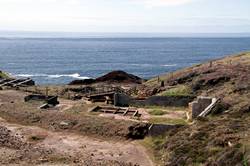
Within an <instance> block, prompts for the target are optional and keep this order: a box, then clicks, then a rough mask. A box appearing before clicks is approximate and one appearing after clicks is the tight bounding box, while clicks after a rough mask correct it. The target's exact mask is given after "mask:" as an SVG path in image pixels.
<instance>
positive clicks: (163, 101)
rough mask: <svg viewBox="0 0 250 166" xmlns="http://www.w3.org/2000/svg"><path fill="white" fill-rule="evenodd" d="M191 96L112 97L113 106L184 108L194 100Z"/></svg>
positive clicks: (123, 95) (117, 95)
mask: <svg viewBox="0 0 250 166" xmlns="http://www.w3.org/2000/svg"><path fill="white" fill-rule="evenodd" d="M194 98H195V97H193V96H151V97H149V98H146V99H135V98H131V97H130V96H127V95H125V94H120V93H116V94H115V95H114V105H115V106H120V107H124V106H165V107H167V106H174V107H185V106H188V103H190V102H191V101H193V100H194Z"/></svg>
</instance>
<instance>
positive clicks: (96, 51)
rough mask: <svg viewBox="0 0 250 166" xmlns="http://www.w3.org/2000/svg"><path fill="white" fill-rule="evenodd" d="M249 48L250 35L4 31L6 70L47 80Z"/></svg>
mask: <svg viewBox="0 0 250 166" xmlns="http://www.w3.org/2000/svg"><path fill="white" fill-rule="evenodd" d="M249 50H250V38H249V37H214V38H213V37H159V36H158V37H93V38H92V37H80V38H78V37H70V38H65V37H63V38H61V37H53V38H50V37H43V38H39V37H17V38H16V37H0V70H3V71H7V72H9V73H10V74H11V75H13V76H16V77H18V78H23V77H30V78H32V79H33V80H35V81H36V83H37V84H41V85H57V84H67V83H69V82H70V81H72V80H75V79H86V78H96V77H99V76H101V75H103V74H106V73H108V72H110V71H113V70H123V71H126V72H128V73H132V74H134V75H137V76H140V77H142V78H145V79H150V78H152V77H154V76H157V75H160V74H163V73H168V72H172V71H175V70H178V69H181V68H184V67H188V66H191V65H194V64H199V63H203V62H206V61H208V60H212V59H217V58H221V57H224V56H227V55H231V54H235V53H239V52H244V51H249Z"/></svg>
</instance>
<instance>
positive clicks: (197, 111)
mask: <svg viewBox="0 0 250 166" xmlns="http://www.w3.org/2000/svg"><path fill="white" fill-rule="evenodd" d="M217 101H218V100H217V99H215V98H211V97H203V96H199V97H198V98H197V100H196V101H193V102H191V103H189V110H188V112H187V119H188V120H193V119H195V118H197V117H198V116H202V117H205V116H206V115H207V114H209V112H210V111H211V109H212V108H213V107H214V106H215V104H216V103H217Z"/></svg>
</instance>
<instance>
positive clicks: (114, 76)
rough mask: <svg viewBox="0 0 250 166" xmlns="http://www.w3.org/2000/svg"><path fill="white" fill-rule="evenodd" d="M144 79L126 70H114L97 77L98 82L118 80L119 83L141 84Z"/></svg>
mask: <svg viewBox="0 0 250 166" xmlns="http://www.w3.org/2000/svg"><path fill="white" fill-rule="evenodd" d="M142 81H143V80H142V79H141V78H140V77H137V76H135V75H133V74H128V73H126V72H124V71H119V70H118V71H112V72H110V73H108V74H106V75H104V76H102V77H99V78H97V79H96V82H118V83H137V84H141V83H142Z"/></svg>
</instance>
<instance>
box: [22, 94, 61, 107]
mask: <svg viewBox="0 0 250 166" xmlns="http://www.w3.org/2000/svg"><path fill="white" fill-rule="evenodd" d="M30 100H35V101H44V102H45V103H44V104H43V105H41V106H40V107H39V108H41V109H47V108H50V107H51V106H52V107H54V106H56V105H57V104H59V101H58V97H57V96H45V95H28V96H26V97H25V98H24V101H25V102H28V101H30Z"/></svg>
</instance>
